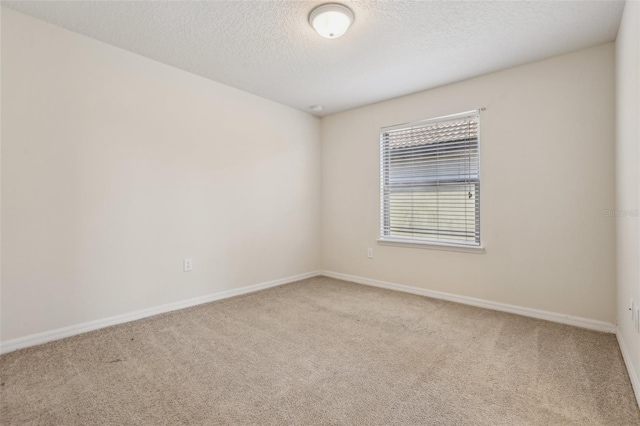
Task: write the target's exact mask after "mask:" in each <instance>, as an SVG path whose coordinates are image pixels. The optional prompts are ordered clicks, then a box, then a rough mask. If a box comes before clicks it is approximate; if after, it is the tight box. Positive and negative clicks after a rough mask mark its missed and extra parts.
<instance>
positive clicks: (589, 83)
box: [322, 43, 616, 323]
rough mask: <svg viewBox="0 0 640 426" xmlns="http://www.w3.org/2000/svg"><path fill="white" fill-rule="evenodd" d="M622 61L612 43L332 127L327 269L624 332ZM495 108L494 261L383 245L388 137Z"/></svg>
mask: <svg viewBox="0 0 640 426" xmlns="http://www.w3.org/2000/svg"><path fill="white" fill-rule="evenodd" d="M614 54H615V47H614V44H613V43H608V44H605V45H602V46H598V47H594V48H590V49H586V50H582V51H578V52H574V53H571V54H567V55H563V56H559V57H555V58H552V59H548V60H544V61H541V62H536V63H532V64H528V65H524V66H520V67H517V68H512V69H508V70H505V71H501V72H497V73H493V74H489V75H485V76H481V77H478V78H474V79H471V80H467V81H463V82H460V83H456V84H452V85H449V86H444V87H440V88H436V89H433V90H428V91H424V92H421V93H417V94H413V95H410V96H405V97H401V98H397V99H392V100H389V101H385V102H381V103H378V104H373V105H369V106H365V107H362V108H357V109H354V110H350V111H347V112H343V113H339V114H335V115H331V116H328V117H325V118H323V120H322V164H323V172H322V173H323V177H322V187H323V189H322V197H323V198H322V229H323V233H322V235H323V244H322V255H323V268H324V269H325V270H329V271H333V272H338V273H344V274H350V275H355V276H359V277H364V278H372V279H376V280H381V281H387V282H392V283H397V284H403V285H409V286H414V287H418V288H424V289H429V290H436V291H442V292H447V293H453V294H456V295H463V296H468V297H475V298H480V299H487V300H491V301H496V302H501V303H507V304H513V305H518V306H522V307H528V308H534V309H541V310H546V311H551V312H557V313H562V314H567V315H573V316H578V317H583V318H588V319H593V320H599V321H605V322H608V323H614V322H615V319H616V299H615V267H616V266H615V265H616V263H615V218H613V217H609V216H608V215H607V211H608V210H611V209H613V208H614V206H615V200H614V175H615V172H614V123H615V118H614V107H615V102H614V74H615V72H614ZM483 107H484V108H486V110H485V111H484V112H482V114H481V141H480V149H481V194H482V196H481V200H482V201H481V234H482V244H483V246H484V247H485V253H483V254H475V253H461V252H451V251H442V250H429V249H422V248H405V247H390V246H381V245H376V239H377V238H378V236H379V221H380V219H379V218H380V207H379V203H380V195H379V194H380V192H379V191H380V190H379V130H380V128H381V127H384V126H390V125H394V124H399V123H405V122H409V121H415V120H421V119H427V118H431V117H438V116H443V115H448V114H453V113H457V112H463V111H469V110H473V109H478V108H483ZM368 247H372V248H374V258H373V259H368V258H367V248H368Z"/></svg>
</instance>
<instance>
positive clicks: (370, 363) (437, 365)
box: [0, 277, 640, 426]
mask: <svg viewBox="0 0 640 426" xmlns="http://www.w3.org/2000/svg"><path fill="white" fill-rule="evenodd" d="M0 375H1V380H2V385H1V386H0V396H1V403H0V410H1V411H0V423H1V424H2V425H17V424H20V425H22V424H47V425H225V424H234V425H249V424H253V425H510V426H512V425H581V426H582V425H616V426H619V425H640V412H639V410H638V407H637V405H636V402H635V399H634V396H633V391H632V389H631V384H630V382H629V378H628V376H627V372H626V370H625V367H624V364H623V360H622V357H621V355H620V351H619V349H618V346H617V343H616V339H615V337H614V336H613V335H612V334H604V333H598V332H593V331H588V330H583V329H579V328H573V327H569V326H564V325H559V324H554V323H550V322H545V321H540V320H535V319H530V318H524V317H520V316H516V315H510V314H505V313H499V312H494V311H489V310H485V309H480V308H473V307H468V306H463V305H458V304H455V303H450V302H445V301H441V300H434V299H428V298H425V297H420V296H414V295H409V294H403V293H397V292H392V291H387V290H381V289H376V288H370V287H365V286H361V285H358V284H352V283H347V282H344V281H338V280H334V279H330V278H324V277H317V278H311V279H308V280H304V281H300V282H297V283H293V284H289V285H285V286H282V287H277V288H273V289H269V290H265V291H262V292H259V293H253V294H249V295H245V296H239V297H236V298H233V299H227V300H222V301H218V302H213V303H210V304H206V305H200V306H197V307H194V308H189V309H185V310H182V311H177V312H173V313H168V314H164V315H159V316H156V317H152V318H148V319H144V320H140V321H136V322H132V323H128V324H123V325H119V326H115V327H111V328H107V329H103V330H99V331H95V332H91V333H87V334H83V335H80V336H75V337H71V338H68V339H65V340H61V341H57V342H52V343H48V344H45V345H42V346H38V347H34V348H29V349H24V350H21V351H17V352H13V353H9V354H6V355H3V356H2V357H1V358H0Z"/></svg>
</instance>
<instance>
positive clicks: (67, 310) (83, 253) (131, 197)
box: [1, 8, 320, 341]
mask: <svg viewBox="0 0 640 426" xmlns="http://www.w3.org/2000/svg"><path fill="white" fill-rule="evenodd" d="M2 119H3V120H2V124H3V126H2V201H3V206H2V230H3V232H2V258H3V259H2V260H3V268H2V305H1V310H2V315H1V316H2V330H1V333H2V340H3V341H7V340H10V339H15V338H18V337H23V336H27V335H30V334H33V333H38V332H43V331H48V330H53V329H57V328H60V327H65V326H69V325H75V324H79V323H83V322H86V321H91V320H96V319H102V318H106V317H110V316H114V315H119V314H124V313H130V312H133V311H136V310H140V309H145V308H150V307H155V306H158V305H162V304H166V303H170V302H175V301H181V300H185V299H189V298H193V297H197V296H202V295H207V294H211V293H215V292H218V291H223V290H228V289H233V288H238V287H243V286H247V285H251V284H257V283H261V282H265V281H269V280H274V279H280V278H284V277H288V276H293V275H296V274H301V273H307V272H310V271H313V270H316V269H318V266H319V265H318V259H319V257H320V255H319V243H318V241H319V223H320V218H319V214H320V210H319V196H318V194H319V191H320V159H319V157H320V145H319V120H318V119H316V118H314V117H312V116H311V115H309V114H306V113H303V112H300V111H297V110H294V109H292V108H289V107H285V106H282V105H280V104H277V103H274V102H271V101H268V100H266V99H263V98H260V97H257V96H254V95H250V94H248V93H245V92H242V91H240V90H236V89H233V88H231V87H228V86H225V85H222V84H218V83H215V82H213V81H210V80H207V79H204V78H201V77H198V76H195V75H192V74H189V73H186V72H184V71H181V70H178V69H175V68H172V67H170V66H166V65H163V64H160V63H157V62H154V61H152V60H149V59H146V58H143V57H141V56H137V55H135V54H132V53H129V52H126V51H124V50H120V49H118V48H115V47H112V46H109V45H106V44H103V43H100V42H98V41H95V40H93V39H90V38H87V37H84V36H81V35H78V34H75V33H72V32H69V31H66V30H64V29H61V28H58V27H55V26H52V25H49V24H46V23H44V22H41V21H38V20H36V19H33V18H30V17H27V16H25V15H22V14H20V13H17V12H15V11H12V10H9V9H5V8H3V10H2ZM185 257H190V258H193V261H194V269H193V271H192V272H186V273H185V272H183V271H182V261H183V258H185Z"/></svg>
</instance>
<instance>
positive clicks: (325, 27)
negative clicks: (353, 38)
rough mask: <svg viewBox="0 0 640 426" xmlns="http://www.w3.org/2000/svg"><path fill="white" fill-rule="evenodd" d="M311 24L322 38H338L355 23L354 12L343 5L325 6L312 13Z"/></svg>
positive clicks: (330, 4)
mask: <svg viewBox="0 0 640 426" xmlns="http://www.w3.org/2000/svg"><path fill="white" fill-rule="evenodd" d="M309 23H310V24H311V26H312V27H313V28H314V29H315V30H316V31H317V32H318V34H320V35H321V36H322V37H324V38H338V37H340V36H342V35H344V33H346V32H347V30H348V29H349V27H350V26H351V24H352V23H353V12H352V11H351V9H349V8H348V7H347V6H343V5H341V4H336V3H328V4H323V5H320V6H318V7H316V8H315V9H313V10H312V11H311V13H310V14H309Z"/></svg>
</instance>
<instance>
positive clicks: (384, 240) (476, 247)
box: [378, 110, 484, 253]
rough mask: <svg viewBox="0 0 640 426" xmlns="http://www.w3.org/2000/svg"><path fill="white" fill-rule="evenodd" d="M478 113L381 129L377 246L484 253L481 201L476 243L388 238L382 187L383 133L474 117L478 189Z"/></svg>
mask: <svg viewBox="0 0 640 426" xmlns="http://www.w3.org/2000/svg"><path fill="white" fill-rule="evenodd" d="M480 111H481V110H472V111H466V112H462V113H458V114H451V115H447V116H442V117H436V118H431V119H427V120H420V121H415V122H409V123H403V124H398V125H394V126H388V127H383V128H381V129H380V144H379V148H380V152H379V154H380V170H379V177H380V229H379V235H380V236H379V239H378V244H380V245H391V246H401V247H414V248H426V249H437V250H450V251H461V252H471V253H484V247H483V245H482V240H481V232H480V228H481V226H480V213H481V212H480V210H481V204H482V202H481V200H478V202H477V204H478V207H477V211H476V215H477V217H478V219H477V222H478V223H477V227H478V241H477V242H465V241H460V242H450V241H442V240H437V239H429V238H424V239H423V238H415V237H412V238H403V237H399V236H390V235H385V197H384V185H385V178H386V175H385V168H384V155H383V152H384V140H383V134H384V133H385V132H389V131H393V130H399V129H409V128H411V127H422V126H425V125H430V124H437V123H439V122H446V121H453V120H456V119H462V118H464V117H469V116H476V117H477V120H478V130H477V141H478V143H477V150H478V183H477V184H478V188H479V187H480V182H481V181H482V178H481V176H480V136H481V131H480Z"/></svg>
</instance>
